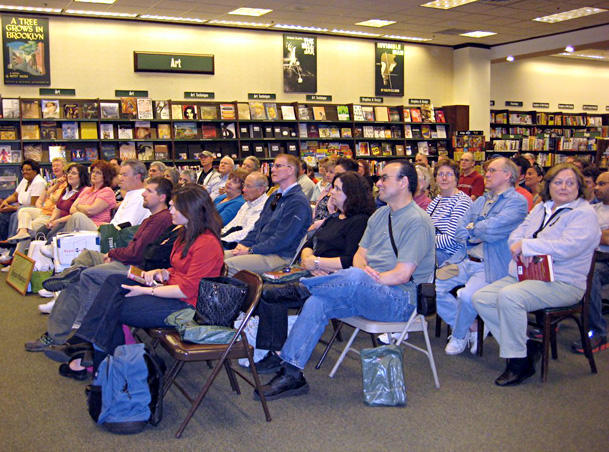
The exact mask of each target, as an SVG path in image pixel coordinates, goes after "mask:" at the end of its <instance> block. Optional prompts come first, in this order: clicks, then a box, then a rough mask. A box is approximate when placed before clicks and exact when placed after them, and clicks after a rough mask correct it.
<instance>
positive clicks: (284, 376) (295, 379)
mask: <svg viewBox="0 0 609 452" xmlns="http://www.w3.org/2000/svg"><path fill="white" fill-rule="evenodd" d="M261 389H262V393H263V394H264V398H265V399H266V400H276V399H281V398H283V397H294V396H299V395H303V394H307V393H308V392H309V384H308V383H307V380H305V377H304V375H303V374H302V372H300V373H299V375H298V376H293V375H290V374H288V372H286V369H285V367H282V368H281V370H280V371H279V372H278V373H277V375H275V376H274V377H273V379H272V380H271V381H269V382H268V383H267V384H265V385H264V386H262V388H261ZM254 399H255V400H260V396H259V395H258V390H257V389H255V390H254Z"/></svg>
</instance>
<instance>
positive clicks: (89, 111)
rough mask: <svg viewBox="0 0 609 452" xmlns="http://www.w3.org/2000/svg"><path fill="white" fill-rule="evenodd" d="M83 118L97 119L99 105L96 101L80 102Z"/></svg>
mask: <svg viewBox="0 0 609 452" xmlns="http://www.w3.org/2000/svg"><path fill="white" fill-rule="evenodd" d="M82 117H83V119H97V118H98V117H99V105H98V104H97V102H84V103H83V104H82Z"/></svg>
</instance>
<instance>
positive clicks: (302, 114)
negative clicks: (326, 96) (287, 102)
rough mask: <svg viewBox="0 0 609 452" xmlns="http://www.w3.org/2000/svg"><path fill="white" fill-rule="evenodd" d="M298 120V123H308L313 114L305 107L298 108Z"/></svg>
mask: <svg viewBox="0 0 609 452" xmlns="http://www.w3.org/2000/svg"><path fill="white" fill-rule="evenodd" d="M298 119H299V120H300V121H310V120H311V119H313V113H312V111H311V109H310V108H309V107H307V106H306V105H299V106H298Z"/></svg>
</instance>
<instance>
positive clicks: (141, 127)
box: [135, 121, 152, 140]
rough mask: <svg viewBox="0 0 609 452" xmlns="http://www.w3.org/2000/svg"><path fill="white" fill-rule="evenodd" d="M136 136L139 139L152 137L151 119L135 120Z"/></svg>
mask: <svg viewBox="0 0 609 452" xmlns="http://www.w3.org/2000/svg"><path fill="white" fill-rule="evenodd" d="M135 138H136V139H138V140H149V139H151V138H152V131H151V128H150V121H135Z"/></svg>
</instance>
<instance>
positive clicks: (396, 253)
mask: <svg viewBox="0 0 609 452" xmlns="http://www.w3.org/2000/svg"><path fill="white" fill-rule="evenodd" d="M388 227H389V239H390V240H391V247H392V248H393V252H394V253H395V257H398V247H397V246H396V245H395V240H394V238H393V227H392V226H391V212H389V222H388Z"/></svg>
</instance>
